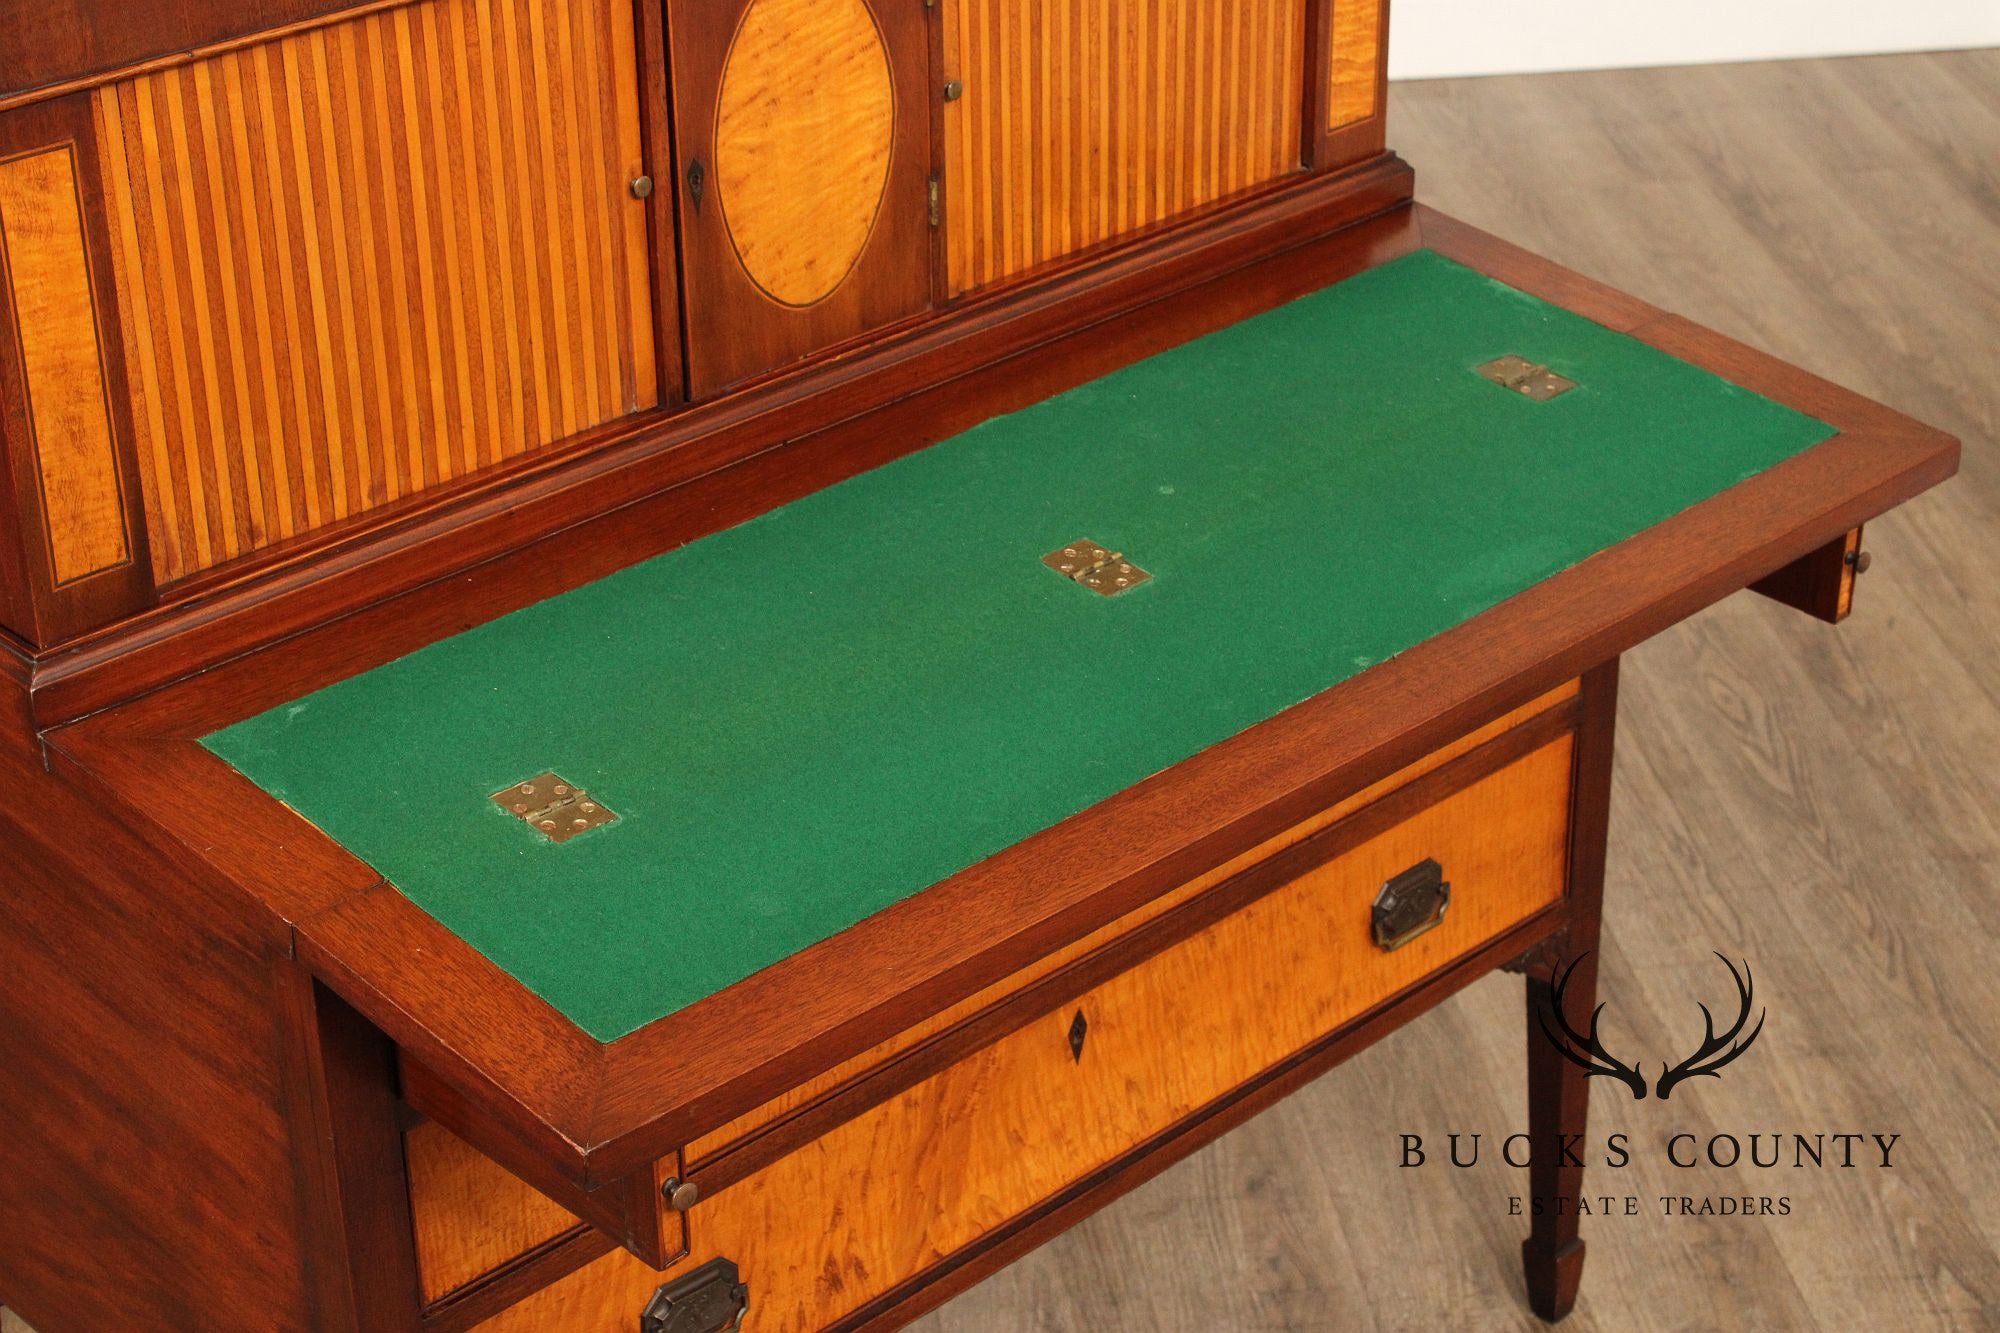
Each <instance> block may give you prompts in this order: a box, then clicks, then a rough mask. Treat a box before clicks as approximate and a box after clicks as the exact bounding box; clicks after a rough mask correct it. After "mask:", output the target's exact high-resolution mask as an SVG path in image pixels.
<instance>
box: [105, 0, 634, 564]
mask: <svg viewBox="0 0 2000 1333" xmlns="http://www.w3.org/2000/svg"><path fill="white" fill-rule="evenodd" d="M637 69H638V62H637V56H636V54H635V45H634V34H633V11H632V6H631V5H630V4H629V3H625V2H623V0H538V2H536V3H526V4H513V3H506V0H421V2H420V3H416V4H411V5H407V6H403V7H400V8H395V9H391V10H386V11H383V12H380V13H373V14H369V15H366V16H364V17H360V18H356V19H353V20H349V21H346V22H342V23H337V24H334V25H331V26H328V27H323V28H318V29H314V30H311V31H305V32H300V33H297V34H294V35H291V36H287V37H284V38H282V39H280V40H275V41H271V42H267V43H264V44H261V45H255V46H251V47H247V48H244V49H241V50H236V51H230V52H228V53H225V54H221V55H217V56H214V57H211V58H208V59H204V60H199V61H196V62H194V63H192V64H188V65H184V66H180V67H177V68H172V69H167V70H162V71H159V72H156V73H151V74H147V75H143V76H140V77H137V78H133V79H129V80H126V81H123V82H120V83H117V84H113V85H109V86H107V87H105V88H102V89H100V90H98V92H97V93H96V94H95V98H96V102H95V113H96V119H97V129H98V137H99V139H100V141H101V144H102V153H101V155H102V158H103V177H104V191H105V196H106V202H107V211H108V214H109V216H110V226H111V230H112V233H113V235H112V242H113V244H112V249H113V252H114V255H115V259H116V264H117V269H118V286H119V296H120V298H121V301H120V304H121V307H122V309H123V310H124V311H125V312H126V314H125V318H124V323H125V330H124V332H125V339H126V346H127V362H128V366H129V377H130V380H131V386H132V387H131V393H132V400H133V401H132V414H133V417H134V419H135V422H136V427H137V434H138V443H139V455H140V460H141V473H142V476H143V480H144V484H145V499H146V507H147V521H148V526H149V528H150V530H151V531H152V533H153V535H154V540H153V543H152V551H153V557H154V563H155V566H156V571H157V574H158V576H159V577H160V578H161V579H162V580H163V581H164V580H170V579H174V578H178V577H181V576H184V575H187V574H190V573H193V572H196V571H199V570H202V569H206V568H209V567H211V566H214V565H217V564H220V563H223V562H225V561H228V560H231V559H234V558H236V557H239V556H242V555H245V554H248V553H250V552H253V551H256V550H259V549H261V548H263V547H267V546H270V545H272V544H274V543H277V542H281V541H284V540H285V539H287V538H290V537H294V536H297V535H299V534H302V533H307V532H310V531H312V530H314V529H316V528H320V527H323V526H325V525H327V524H331V523H335V522H338V521H340V520H342V519H347V518H351V517H353V516H355V515H357V514H362V513H365V512H366V511H368V510H371V509H374V508H377V507H378V506H381V505H384V504H387V503H390V502H392V501H395V500H398V499H401V498H403V497H406V496H409V495H411V494H414V493H416V492H420V491H423V490H425V489H427V488H430V487H435V486H438V485H440V484H442V483H444V482H448V481H452V480H454V479H457V478H460V477H463V476H466V475H468V474H470V473H474V472H477V471H479V470H480V469H483V468H487V467H491V466H493V465H495V464H497V463H500V462H502V461H504V460H506V459H509V458H512V457H515V456H518V455H520V454H523V453H526V452H529V451H531V450H536V449H540V448H543V447H545V446H547V445H550V444H552V443H554V442H556V441H559V440H563V439H565V438H568V437H571V436H574V435H577V434H578V433H580V432H582V431H585V430H588V429H589V428H591V427H593V426H596V425H599V424H601V423H603V422H606V421H608V420H611V419H614V418H617V417H620V416H623V415H625V414H628V413H631V412H635V411H638V410H641V409H644V408H647V407H650V406H652V405H653V404H655V403H656V402H657V401H658V399H659V388H658V384H657V379H656V368H655V361H654V345H653V333H652V330H653V311H652V303H653V291H652V283H651V279H650V277H649V273H650V268H649V259H648V249H647V232H646V211H645V209H646V206H645V205H644V204H643V203H641V202H640V201H639V200H638V199H636V198H634V197H633V194H632V192H631V189H630V184H631V181H632V180H633V178H634V177H636V176H637V175H639V174H641V172H642V170H643V166H642V162H641V155H642V140H641V134H640V117H639V106H638V90H637Z"/></svg>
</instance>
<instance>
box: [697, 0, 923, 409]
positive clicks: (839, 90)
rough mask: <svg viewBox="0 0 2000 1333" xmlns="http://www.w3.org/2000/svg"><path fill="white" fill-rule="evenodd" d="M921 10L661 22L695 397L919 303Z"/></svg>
mask: <svg viewBox="0 0 2000 1333" xmlns="http://www.w3.org/2000/svg"><path fill="white" fill-rule="evenodd" d="M926 12H927V11H926V10H925V9H924V7H923V6H922V5H920V4H915V3H889V2H888V0H684V3H680V4H678V5H675V6H673V7H672V8H671V9H670V12H669V21H668V28H669V41H670V44H671V46H672V51H673V83H674V106H675V138H676V142H677V146H678V154H677V166H678V174H679V189H680V192H681V218H682V224H683V230H682V237H681V240H682V253H683V256H684V262H685V274H686V277H685V282H686V286H687V324H688V360H689V370H690V389H691V392H692V393H694V394H697V395H699V394H706V393H712V392H714V391H715V390H717V389H719V388H722V387H723V386H725V385H729V384H733V383H735V382H736V381H738V380H742V379H745V378H747V377H749V376H752V375H755V374H757V373H759V372H761V371H765V370H769V369H771V368H773V367H776V366H781V365H783V364H785V363H786V362H788V361H792V360H795V359H796V358H798V357H801V356H805V355H807V354H808V353H811V352H814V351H817V350H819V349H820V348H823V347H826V346H829V345H831V344H833V343H838V342H841V341H844V340H846V339H848V338H851V337H853V336H855V335H857V334H860V333H864V332H866V331H868V330H869V329H873V328H877V327H880V326H881V325H884V324H887V323H890V322H892V321H894V320H897V319H901V318H903V317H905V316H907V315H911V314H914V313H916V312H918V311H921V310H923V309H924V308H925V307H927V306H928V305H929V304H930V300H931V290H930V287H931V224H930V201H929V178H930V172H931V163H930V158H931V129H930V98H929V96H928V90H929V85H930V82H931V78H930V68H929V66H930V50H929V45H930V44H929V30H928V26H927V24H926V22H925V14H926Z"/></svg>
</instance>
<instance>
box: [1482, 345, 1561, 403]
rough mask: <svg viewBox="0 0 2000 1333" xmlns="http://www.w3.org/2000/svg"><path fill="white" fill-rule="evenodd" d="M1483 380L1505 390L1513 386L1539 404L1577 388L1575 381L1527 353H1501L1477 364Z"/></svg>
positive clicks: (1514, 389)
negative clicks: (1504, 354)
mask: <svg viewBox="0 0 2000 1333" xmlns="http://www.w3.org/2000/svg"><path fill="white" fill-rule="evenodd" d="M1478 372H1479V375H1480V377H1481V378H1482V379H1489V380H1492V381H1493V382H1494V383H1495V384H1497V385H1499V386H1500V387H1501V388H1503V389H1512V390H1513V391H1514V392H1515V393H1518V394H1520V395H1521V396H1522V397H1524V398H1531V399H1533V400H1534V401H1535V402H1538V403H1546V402H1547V401H1549V399H1551V398H1560V397H1562V396H1563V395H1564V394H1566V393H1568V392H1569V391H1570V390H1571V389H1574V388H1575V387H1576V381H1575V380H1572V379H1565V378H1563V377H1562V376H1561V375H1558V374H1556V373H1555V372H1554V371H1553V370H1550V369H1549V368H1548V367H1547V366H1538V365H1536V364H1535V363H1534V362H1533V361H1530V360H1528V358H1527V357H1525V356H1502V357H1496V358H1495V359H1494V360H1491V361H1488V362H1487V363H1486V364H1485V365H1483V366H1480V367H1478Z"/></svg>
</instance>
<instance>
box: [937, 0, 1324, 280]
mask: <svg viewBox="0 0 2000 1333" xmlns="http://www.w3.org/2000/svg"><path fill="white" fill-rule="evenodd" d="M943 5H944V8H943V23H944V33H943V40H944V66H945V69H944V79H945V80H947V81H948V82H950V83H955V84H957V85H958V91H959V95H958V96H957V97H955V98H954V99H953V100H950V101H947V102H946V103H945V111H944V116H945V126H944V128H945V134H944V148H945V162H944V199H943V203H944V208H945V227H946V244H945V249H946V270H947V275H948V281H949V289H950V291H951V292H952V294H954V295H956V294H957V293H960V292H964V291H967V290H969V289H971V288H975V287H983V286H987V285H989V284H991V283H994V282H998V281H1000V280H1001V279H1004V278H1008V277H1011V276H1014V275H1016V274H1020V273H1024V272H1027V271H1029V270H1032V269H1034V268H1036V267H1037V266H1039V265H1042V264H1046V263H1049V262H1050V261H1053V260H1056V259H1059V258H1062V257H1063V256H1066V255H1071V254H1075V253H1076V252H1078V251H1081V250H1085V249H1088V248H1089V247H1091V246H1094V245H1099V244H1102V243H1104V242H1106V241H1110V240H1115V239H1117V238H1119V237H1122V236H1125V235H1128V234H1130V233H1132V232H1135V231H1138V230H1139V229H1141V228H1144V227H1146V226H1149V225H1151V224H1153V223H1157V222H1161V221H1164V220H1166V219H1169V218H1172V217H1174V216H1175V215H1176V214H1180V213H1185V212H1187V211H1188V210H1190V209H1194V208H1198V207H1200V206H1201V205H1203V204H1207V203H1211V202H1213V201H1215V200H1217V199H1221V198H1225V197H1226V196H1228V195H1231V194H1235V193H1237V192H1240V191H1242V190H1245V189H1248V188H1250V187H1251V186H1254V185H1257V184H1260V183H1262V182H1264V181H1268V180H1271V179H1273V178H1274V177H1277V176H1280V175H1283V174H1285V173H1286V172H1291V171H1297V170H1299V169H1300V117H1301V115H1302V108H1303V105H1304V92H1305V85H1304V79H1305V75H1304V61H1305V19H1306V0H1034V3H1021V2H1019V0H943Z"/></svg>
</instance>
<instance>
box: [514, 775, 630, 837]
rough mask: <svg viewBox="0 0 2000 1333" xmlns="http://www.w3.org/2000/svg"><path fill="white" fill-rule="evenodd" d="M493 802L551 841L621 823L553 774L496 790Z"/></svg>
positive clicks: (612, 814) (587, 796) (602, 806)
mask: <svg viewBox="0 0 2000 1333" xmlns="http://www.w3.org/2000/svg"><path fill="white" fill-rule="evenodd" d="M493 803H494V804H495V805H497V806H499V807H500V808H501V809H502V810H505V811H506V812H507V813H508V814H510V815H513V816H514V817H515V818H517V819H519V820H520V821H521V822H522V823H524V824H526V825H527V826H528V827H529V828H531V829H534V830H535V831H536V832H537V833H539V834H541V835H542V836H543V837H545V838H547V839H548V840H549V841H550V842H568V841H569V840H570V839H571V838H574V837H576V836H577V835H578V834H580V833H588V832H590V831H591V830H592V829H594V828H603V827H604V826H605V825H606V824H615V823H617V822H618V816H617V815H616V814H614V813H613V812H612V811H611V810H609V809H607V808H606V807H605V805H604V804H603V802H601V801H599V800H597V799H596V798H595V797H593V796H592V795H591V794H590V793H589V792H587V791H585V790H584V789H583V788H581V787H579V786H576V785H575V784H574V783H570V782H565V781H564V780H563V779H562V778H560V777H557V776H556V775H555V774H554V773H544V774H542V775H541V776H540V777H533V778H529V779H528V780H527V781H526V782H517V783H515V784H514V785H513V786H511V787H509V788H507V789H506V790H505V791H496V792H494V793H493Z"/></svg>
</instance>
